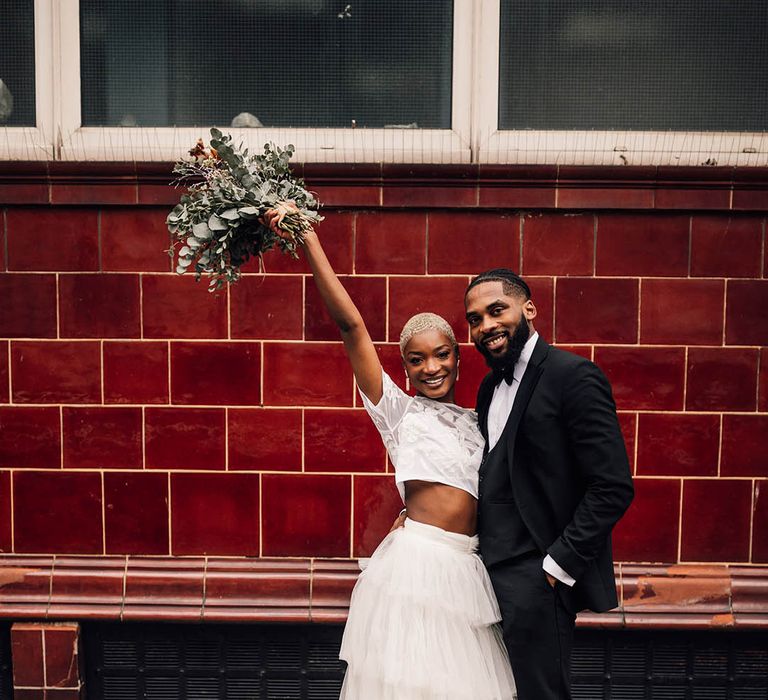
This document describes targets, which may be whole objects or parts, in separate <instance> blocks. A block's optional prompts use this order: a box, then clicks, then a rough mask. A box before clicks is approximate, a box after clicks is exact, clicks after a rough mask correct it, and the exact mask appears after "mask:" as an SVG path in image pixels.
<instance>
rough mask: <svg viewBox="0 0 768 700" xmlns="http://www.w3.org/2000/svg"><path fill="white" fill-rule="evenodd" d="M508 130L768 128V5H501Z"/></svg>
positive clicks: (632, 0)
mask: <svg viewBox="0 0 768 700" xmlns="http://www.w3.org/2000/svg"><path fill="white" fill-rule="evenodd" d="M500 40H501V46H500V65H499V76H500V79H499V127H500V128H501V129H601V130H611V129H618V130H630V129H637V130H648V131H650V130H678V131H765V130H766V129H767V128H768V119H767V116H768V2H765V0H578V2H575V1H574V0H501V33H500Z"/></svg>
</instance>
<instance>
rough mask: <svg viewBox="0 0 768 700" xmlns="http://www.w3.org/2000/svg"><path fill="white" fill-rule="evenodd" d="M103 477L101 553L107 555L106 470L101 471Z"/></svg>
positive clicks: (100, 474)
mask: <svg viewBox="0 0 768 700" xmlns="http://www.w3.org/2000/svg"><path fill="white" fill-rule="evenodd" d="M99 476H100V477H101V480H100V484H101V553H102V554H103V555H106V553H107V503H106V490H105V488H104V470H102V471H100V472H99Z"/></svg>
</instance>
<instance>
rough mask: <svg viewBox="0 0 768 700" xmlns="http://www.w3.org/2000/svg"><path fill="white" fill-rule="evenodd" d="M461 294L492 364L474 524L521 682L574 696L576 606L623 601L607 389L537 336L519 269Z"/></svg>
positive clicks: (618, 478)
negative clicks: (614, 550) (617, 575)
mask: <svg viewBox="0 0 768 700" xmlns="http://www.w3.org/2000/svg"><path fill="white" fill-rule="evenodd" d="M464 301H465V307H466V316H467V322H468V323H469V329H470V335H471V336H472V340H473V341H474V343H475V346H476V347H477V349H478V350H479V351H480V353H481V354H482V355H483V357H485V360H486V362H487V363H488V365H489V366H490V368H491V370H492V371H491V372H490V373H489V374H488V375H487V376H486V377H485V379H484V380H483V382H482V384H481V385H480V389H479V391H478V395H477V412H478V419H479V422H480V430H481V431H482V433H483V436H484V437H485V440H486V449H485V455H484V457H483V462H482V465H481V467H480V489H479V491H480V494H479V501H478V533H479V535H480V551H481V553H482V556H483V561H484V563H485V565H486V566H487V567H488V573H489V574H490V577H491V581H492V583H493V587H494V589H495V591H496V596H497V598H498V600H499V606H500V608H501V615H502V625H503V632H504V641H505V643H506V646H507V650H508V651H509V657H510V661H511V663H512V670H513V672H514V675H515V682H516V683H517V692H518V695H519V699H520V700H550V699H551V700H565V699H569V698H571V690H570V678H569V676H570V659H571V649H572V646H573V631H574V623H575V619H576V618H575V616H576V613H577V612H578V611H579V610H583V609H585V608H588V609H590V610H594V611H596V612H603V611H606V610H610V609H611V608H613V607H616V605H618V601H617V599H616V584H615V580H614V576H613V559H612V555H611V530H612V528H613V526H614V525H615V524H616V522H617V521H618V520H619V518H620V517H621V516H622V514H623V513H624V511H625V510H626V509H627V507H628V506H629V504H630V502H631V500H632V496H633V489H632V479H631V476H630V470H629V463H628V460H627V454H626V450H625V447H624V441H623V439H622V435H621V430H620V429H619V423H618V419H617V416H616V407H615V405H614V402H613V398H612V395H611V388H610V386H609V384H608V382H607V380H606V379H605V376H604V375H603V374H602V372H601V371H600V370H599V369H598V368H597V367H596V366H595V365H594V364H592V363H591V362H589V361H588V360H585V359H583V358H582V357H579V356H577V355H573V354H571V353H568V352H564V351H563V350H558V349H557V348H554V347H552V346H551V345H548V344H547V343H546V342H545V341H544V340H543V339H542V338H541V337H539V335H538V333H537V332H536V330H535V328H534V325H533V322H534V319H535V318H536V307H535V306H534V304H533V302H532V301H531V291H530V289H529V288H528V285H527V284H526V283H525V281H524V280H523V279H522V278H520V277H518V275H516V274H515V273H514V272H512V271H511V270H507V269H504V268H500V269H495V270H489V271H487V272H483V273H482V274H480V275H478V276H477V277H475V278H474V279H473V280H472V282H471V283H470V285H469V287H468V288H467V291H466V294H465V298H464Z"/></svg>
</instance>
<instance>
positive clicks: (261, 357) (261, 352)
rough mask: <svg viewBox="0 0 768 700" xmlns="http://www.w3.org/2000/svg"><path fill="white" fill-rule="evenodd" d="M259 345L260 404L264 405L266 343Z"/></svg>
mask: <svg viewBox="0 0 768 700" xmlns="http://www.w3.org/2000/svg"><path fill="white" fill-rule="evenodd" d="M259 345H260V348H259V405H261V406H264V343H263V342H262V343H259Z"/></svg>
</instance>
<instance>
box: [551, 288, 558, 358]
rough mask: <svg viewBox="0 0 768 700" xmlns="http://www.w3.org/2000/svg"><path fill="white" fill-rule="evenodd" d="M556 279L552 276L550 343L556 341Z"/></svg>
mask: <svg viewBox="0 0 768 700" xmlns="http://www.w3.org/2000/svg"><path fill="white" fill-rule="evenodd" d="M557 280H558V277H557V276H555V277H553V278H552V343H553V344H554V343H557V325H556V323H557V320H556V315H557Z"/></svg>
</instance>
